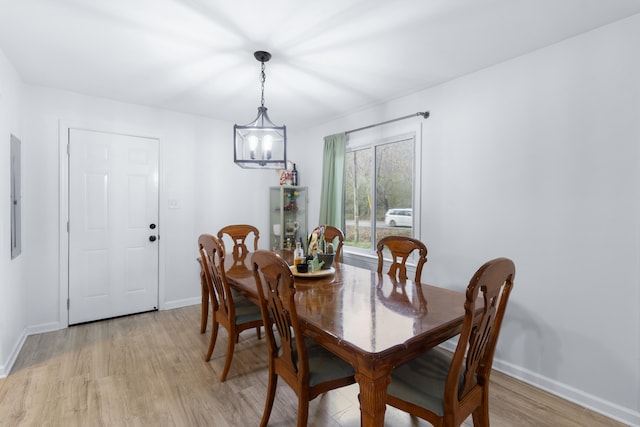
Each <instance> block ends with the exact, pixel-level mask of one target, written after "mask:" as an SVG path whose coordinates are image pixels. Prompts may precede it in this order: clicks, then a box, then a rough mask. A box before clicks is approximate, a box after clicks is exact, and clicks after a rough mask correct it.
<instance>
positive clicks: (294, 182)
mask: <svg viewBox="0 0 640 427" xmlns="http://www.w3.org/2000/svg"><path fill="white" fill-rule="evenodd" d="M291 185H293V186H297V185H298V169H296V164H295V163H294V164H293V170H292V171H291Z"/></svg>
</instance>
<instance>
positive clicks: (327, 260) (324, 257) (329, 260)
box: [316, 253, 336, 270]
mask: <svg viewBox="0 0 640 427" xmlns="http://www.w3.org/2000/svg"><path fill="white" fill-rule="evenodd" d="M316 255H317V257H318V262H321V261H324V264H322V267H320V268H321V269H322V270H328V269H329V268H331V266H332V265H333V260H334V259H335V257H336V254H322V253H318V254H316Z"/></svg>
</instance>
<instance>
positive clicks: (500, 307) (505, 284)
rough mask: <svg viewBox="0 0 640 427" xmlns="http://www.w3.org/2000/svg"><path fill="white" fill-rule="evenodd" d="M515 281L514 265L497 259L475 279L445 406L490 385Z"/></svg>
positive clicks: (468, 296)
mask: <svg viewBox="0 0 640 427" xmlns="http://www.w3.org/2000/svg"><path fill="white" fill-rule="evenodd" d="M514 277H515V265H514V264H513V261H511V260H510V259H508V258H496V259H494V260H491V261H488V262H486V263H485V264H484V265H483V266H482V267H480V268H479V269H478V271H477V272H476V273H475V274H474V275H473V277H472V278H471V281H470V282H469V286H468V287H467V293H466V301H465V303H464V311H465V314H464V324H463V326H462V332H461V333H460V338H459V339H458V345H457V347H456V350H455V352H454V354H453V359H452V361H451V367H450V370H449V374H448V376H447V383H446V385H445V406H447V405H448V404H454V405H456V404H457V403H458V402H460V401H462V400H463V399H464V398H465V396H467V395H468V394H469V393H471V392H472V391H473V390H474V388H477V387H484V386H487V385H488V384H489V375H490V373H491V365H492V364H493V354H494V352H495V349H496V343H497V342H498V335H499V334H500V327H501V325H502V318H503V317H504V312H505V309H506V307H507V301H508V300H509V294H510V293H511V288H512V287H513V279H514ZM479 294H481V295H482V301H484V306H483V308H482V309H481V310H478V308H477V306H476V303H478V302H482V301H480V300H479V299H478V295H479ZM461 375H462V376H463V381H462V383H461V382H460V378H461Z"/></svg>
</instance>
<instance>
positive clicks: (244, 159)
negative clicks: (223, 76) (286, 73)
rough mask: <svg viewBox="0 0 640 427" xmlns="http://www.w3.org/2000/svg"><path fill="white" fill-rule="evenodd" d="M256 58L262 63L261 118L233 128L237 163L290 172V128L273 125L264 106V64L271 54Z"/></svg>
mask: <svg viewBox="0 0 640 427" xmlns="http://www.w3.org/2000/svg"><path fill="white" fill-rule="evenodd" d="M253 56H254V57H255V58H256V59H257V60H258V61H259V62H260V63H261V64H262V65H261V70H262V72H261V74H260V82H261V91H262V92H261V98H260V106H259V107H258V117H256V118H255V120H253V121H252V122H251V123H249V124H246V125H234V126H233V145H234V151H233V161H234V162H235V163H236V164H237V165H238V166H240V167H242V168H247V169H287V127H286V126H276V125H275V124H273V122H272V121H271V120H270V119H269V116H268V115H267V107H265V106H264V82H265V79H266V76H265V72H264V69H265V65H264V64H265V62H268V61H269V59H271V54H270V53H269V52H264V51H261V50H259V51H257V52H254V54H253Z"/></svg>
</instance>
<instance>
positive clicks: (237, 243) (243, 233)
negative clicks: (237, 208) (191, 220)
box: [198, 224, 260, 337]
mask: <svg viewBox="0 0 640 427" xmlns="http://www.w3.org/2000/svg"><path fill="white" fill-rule="evenodd" d="M252 233H253V250H254V251H255V250H256V249H258V239H259V238H260V232H259V231H258V229H257V228H256V227H254V226H252V225H246V224H238V225H227V226H225V227H222V228H221V229H220V231H218V239H220V240H221V241H222V242H223V243H224V240H223V238H224V235H225V234H227V235H228V236H229V237H230V238H231V240H232V241H233V250H232V252H231V253H232V255H233V257H234V262H235V263H237V264H243V263H244V259H245V257H246V256H247V253H248V248H247V245H246V244H245V241H246V239H247V237H248V236H249V235H250V234H252ZM198 263H199V264H200V287H201V299H202V303H201V306H202V313H201V316H200V333H201V334H204V333H205V332H206V330H207V323H208V321H209V292H208V290H207V284H206V281H205V277H204V269H203V268H202V261H201V259H200V258H198ZM231 292H232V294H234V295H235V294H236V292H235V291H234V290H233V289H231ZM259 333H260V331H259V330H258V337H260V335H259Z"/></svg>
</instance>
